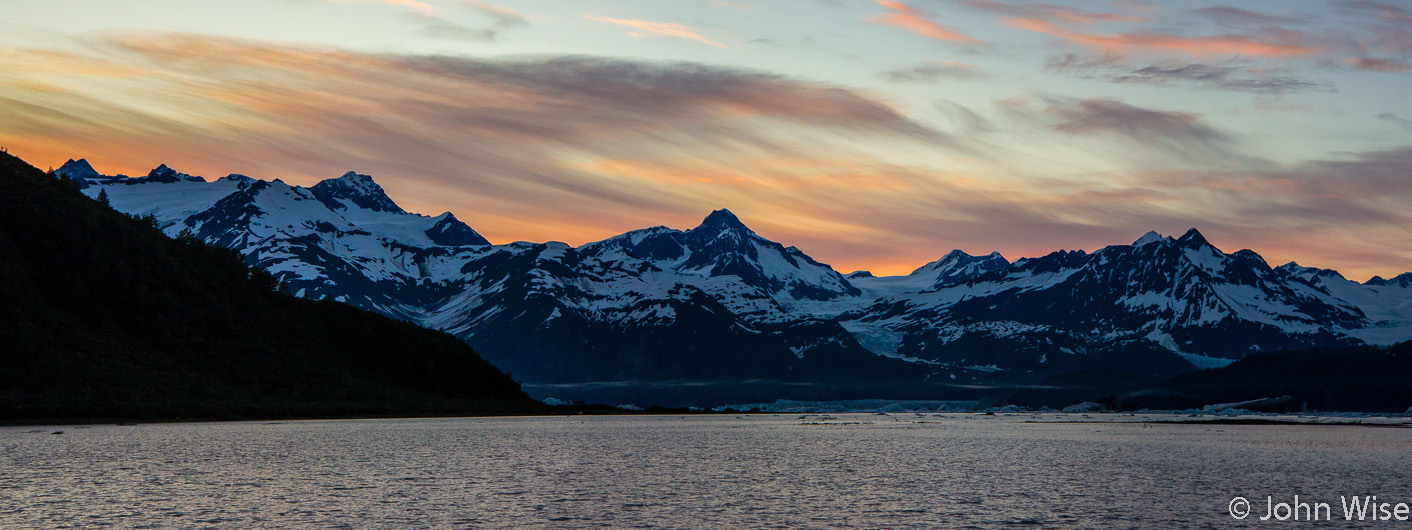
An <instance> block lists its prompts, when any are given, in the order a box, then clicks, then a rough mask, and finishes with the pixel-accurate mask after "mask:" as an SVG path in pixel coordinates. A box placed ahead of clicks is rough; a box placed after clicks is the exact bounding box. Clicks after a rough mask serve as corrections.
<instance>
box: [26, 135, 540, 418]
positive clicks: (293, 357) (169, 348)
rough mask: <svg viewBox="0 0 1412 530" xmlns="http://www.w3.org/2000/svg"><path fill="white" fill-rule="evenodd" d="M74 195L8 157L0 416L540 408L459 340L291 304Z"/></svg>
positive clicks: (229, 262)
mask: <svg viewBox="0 0 1412 530" xmlns="http://www.w3.org/2000/svg"><path fill="white" fill-rule="evenodd" d="M84 165H86V164H84ZM147 178H149V179H152V180H154V181H164V180H172V179H181V180H187V179H193V178H199V177H187V176H185V175H181V174H178V173H175V172H174V171H167V172H161V171H154V172H153V175H152V176H149V177H147ZM350 180H355V182H354V183H355V184H356V183H358V182H356V179H350ZM78 189H79V182H77V181H75V180H71V179H56V178H54V177H53V176H47V175H45V173H43V172H41V171H40V170H38V169H35V168H34V167H31V166H30V165H28V164H26V163H25V162H24V161H22V160H20V159H19V158H16V157H14V156H11V155H8V154H0V321H3V322H4V324H3V325H0V344H3V345H4V346H3V347H0V421H26V420H40V419H77V418H134V419H137V418H144V419H145V418H177V417H185V418H241V417H289V416H327V415H393V414H395V415H403V414H479V413H509V412H526V411H534V410H542V406H541V405H539V404H538V403H537V402H534V401H531V400H529V399H528V397H527V396H526V395H525V394H524V393H523V392H522V391H521V390H520V387H519V385H518V384H517V383H516V382H514V381H513V380H512V379H511V378H510V377H509V376H508V375H507V374H505V373H503V372H501V371H500V370H498V369H496V368H495V367H494V366H492V365H491V364H490V363H488V362H486V361H485V360H483V359H481V358H480V357H479V356H478V355H477V354H476V353H475V352H474V351H472V350H471V348H470V347H469V346H467V345H466V344H465V343H463V342H462V341H460V340H458V339H457V338H455V337H453V336H451V335H448V334H446V333H442V332H437V331H431V330H428V329H425V328H422V327H419V326H417V325H415V324H411V323H407V322H400V321H396V320H392V319H389V318H387V317H384V316H381V315H377V314H373V313H370V312H367V311H364V310H361V309H357V308H354V307H351V306H349V305H346V304H341V303H338V302H334V301H313V300H307V299H300V298H296V297H293V296H290V295H287V294H285V293H282V292H280V288H281V285H280V283H279V282H278V281H277V280H276V279H275V277H274V276H272V275H270V274H269V273H267V272H265V271H263V270H260V269H256V268H252V267H250V266H248V265H247V264H246V263H245V260H244V259H243V258H242V256H241V255H240V253H238V252H237V251H234V250H231V249H228V248H221V247H215V246H210V245H207V244H206V243H203V242H201V241H200V240H198V239H197V238H195V237H193V236H184V237H178V238H176V239H171V238H168V237H166V236H165V235H163V234H162V232H161V231H160V230H159V229H158V228H157V227H156V226H155V225H156V222H155V220H153V219H152V218H150V217H149V218H134V217H129V216H127V215H124V214H122V213H119V212H117V211H115V210H113V209H111V208H109V207H108V206H107V205H106V204H103V202H104V201H106V195H105V196H103V197H101V198H100V200H98V201H95V200H93V199H90V198H88V197H85V196H83V195H81V194H80V192H79V191H78ZM350 189H353V188H352V187H350ZM335 191H339V192H346V191H348V190H335Z"/></svg>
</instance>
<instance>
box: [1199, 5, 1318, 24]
mask: <svg viewBox="0 0 1412 530" xmlns="http://www.w3.org/2000/svg"><path fill="white" fill-rule="evenodd" d="M1196 14H1198V15H1201V16H1202V17H1205V18H1206V19H1207V20H1210V21H1212V22H1214V23H1216V25H1218V26H1221V27H1228V28H1249V27H1252V26H1276V25H1284V24H1298V23H1300V22H1301V21H1300V20H1299V19H1297V18H1294V17H1287V16H1281V15H1272V14H1269V13H1261V12H1259V11H1251V10H1249V9H1241V8H1238V7H1231V6H1210V7H1203V8H1200V9H1197V10H1196Z"/></svg>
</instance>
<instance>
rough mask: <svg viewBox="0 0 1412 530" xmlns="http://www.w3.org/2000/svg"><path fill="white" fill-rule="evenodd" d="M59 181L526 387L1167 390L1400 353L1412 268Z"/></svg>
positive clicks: (349, 195)
mask: <svg viewBox="0 0 1412 530" xmlns="http://www.w3.org/2000/svg"><path fill="white" fill-rule="evenodd" d="M58 173H59V174H60V175H62V176H66V177H68V178H72V179H75V180H79V181H80V182H81V183H82V186H83V187H84V188H83V192H84V193H86V194H88V195H89V196H97V195H98V194H99V193H100V192H106V194H107V196H108V197H109V200H110V202H111V204H112V205H113V207H114V208H117V209H118V210H120V211H124V212H128V213H131V214H136V215H146V214H151V215H153V216H155V217H156V218H157V220H158V221H159V222H160V223H161V224H162V226H164V228H165V230H166V231H167V233H168V234H171V235H177V234H178V233H180V232H182V231H184V230H189V231H190V232H191V233H193V234H194V235H196V236H197V237H199V238H201V239H203V240H205V241H207V242H210V243H214V244H219V245H224V246H228V247H232V248H235V249H237V250H239V251H240V252H242V253H243V254H244V255H245V256H246V259H247V260H248V261H250V262H251V263H253V264H256V265H258V266H260V267H263V268H265V269H267V270H269V271H270V272H272V273H274V274H275V275H276V276H277V277H278V278H280V279H281V280H283V281H284V282H286V283H287V284H288V286H289V289H290V290H291V291H292V292H294V293H296V294H298V295H300V296H305V297H311V298H323V297H331V298H334V299H337V300H340V301H343V302H347V303H349V304H353V305H356V306H359V307H363V308H366V309H370V310H373V311H376V312H379V313H383V314H386V315H389V316H392V317H396V318H400V319H404V320H409V321H412V322H416V323H419V324H421V325H424V326H427V327H431V328H436V329H441V330H445V331H448V332H451V333H453V334H455V335H456V336H458V337H461V338H463V339H464V340H466V341H467V342H469V343H470V344H471V345H472V346H474V347H475V348H476V349H477V350H478V351H479V352H480V353H481V354H482V355H483V356H484V357H486V358H487V359H489V360H490V361H491V362H493V363H495V364H496V365H497V366H500V367H501V368H503V369H506V370H510V371H512V372H513V374H514V375H515V376H516V378H517V379H519V380H521V381H525V382H527V383H531V384H559V383H584V382H613V381H663V380H687V381H722V380H746V379H755V378H760V379H770V380H782V381H790V380H801V381H802V380H808V381H832V382H839V383H847V382H857V381H873V382H879V381H882V382H886V381H895V382H899V383H909V382H910V383H918V382H922V381H931V382H938V381H940V382H944V383H946V384H957V385H969V384H973V383H975V382H996V381H1012V382H1018V381H1033V380H1035V379H1038V378H1040V377H1043V376H1047V375H1052V374H1055V373H1060V372H1065V371H1070V370H1076V369H1084V368H1096V367H1118V368H1124V369H1127V370H1131V371H1136V372H1140V373H1147V374H1154V375H1168V374H1171V373H1175V372H1178V371H1182V370H1189V369H1191V368H1192V367H1193V366H1195V367H1201V368H1205V367H1213V366H1221V365H1224V364H1227V363H1229V362H1230V361H1231V360H1234V359H1238V358H1240V357H1242V356H1244V355H1245V354H1247V353H1250V352H1257V351H1272V350H1282V349H1291V348H1303V347H1310V346H1338V345H1354V344H1364V343H1367V344H1390V343H1393V342H1398V341H1403V340H1408V339H1409V338H1412V275H1409V274H1404V275H1402V276H1398V277H1396V278H1393V279H1391V280H1384V279H1381V278H1375V279H1373V280H1370V281H1369V282H1367V283H1365V284H1359V283H1356V282H1352V281H1349V280H1347V279H1344V278H1343V277H1342V276H1340V275H1339V274H1338V273H1337V272H1334V271H1330V270H1322V269H1311V268H1305V267H1300V266H1298V265H1295V264H1293V263H1290V264H1287V265H1283V266H1280V267H1273V268H1272V267H1270V266H1269V265H1268V264H1266V263H1265V261H1264V259H1262V258H1261V257H1260V256H1259V255H1257V254H1256V253H1255V252H1252V251H1249V250H1242V251H1239V252H1236V253H1233V254H1225V253H1223V252H1221V251H1220V250H1217V249H1216V248H1215V247H1213V246H1211V244H1210V243H1208V242H1207V241H1206V240H1205V239H1204V238H1203V237H1202V236H1201V234H1200V233H1198V232H1197V231H1196V230H1194V229H1193V230H1191V231H1189V232H1187V233H1186V234H1184V235H1182V236H1181V237H1179V238H1171V237H1162V236H1159V235H1157V234H1155V233H1148V234H1147V235H1144V236H1143V237H1142V238H1141V239H1138V240H1137V241H1135V242H1134V243H1133V244H1131V245H1113V246H1109V247H1105V248H1103V249H1101V250H1098V251H1096V252H1093V253H1087V254H1086V253H1084V252H1082V251H1074V252H1066V251H1059V252H1055V253H1052V254H1049V255H1047V256H1043V257H1039V258H1028V259H1020V260H1017V261H1015V262H1013V263H1012V262H1009V261H1007V260H1006V259H1005V258H1003V257H1001V256H1000V255H999V254H994V253H993V254H990V255H986V256H971V255H968V254H966V253H964V252H961V251H959V250H958V251H952V252H951V253H949V254H946V255H945V256H944V257H943V258H941V259H940V260H938V261H936V262H933V263H929V264H927V265H924V266H922V267H921V268H918V269H917V270H916V271H914V272H913V273H912V274H910V275H907V276H895V277H873V276H872V275H871V274H868V273H866V272H858V273H853V274H850V275H849V276H847V277H845V276H843V275H840V274H839V273H837V272H836V271H834V270H833V269H832V268H831V267H829V266H828V265H825V264H822V263H819V262H817V261H815V260H813V259H812V258H810V257H809V256H807V255H805V254H804V253H803V252H801V251H800V250H799V249H796V248H794V247H785V246H782V245H780V244H778V243H775V242H773V241H769V240H767V239H764V238H762V237H760V236H759V235H757V234H755V233H754V232H752V231H751V230H750V229H749V228H747V227H746V226H745V225H744V224H742V223H741V222H740V220H739V219H737V218H736V217H735V216H734V215H732V214H731V213H730V212H729V211H726V210H718V211H716V212H713V213H711V214H710V215H709V216H707V217H706V219H705V221H703V222H702V223H701V225H700V226H697V227H696V228H692V229H690V230H674V229H670V228H666V227H656V228H647V229H643V230H637V231H633V232H628V233H626V234H622V235H619V236H616V237H612V238H609V239H605V240H603V241H598V242H595V243H589V244H586V245H582V246H579V247H570V246H568V245H566V244H563V243H557V242H550V243H524V242H517V243H510V244H505V245H491V244H489V242H487V241H486V240H485V238H483V237H481V236H480V235H479V234H477V233H476V232H475V231H474V230H472V229H471V228H470V227H469V226H467V225H466V224H465V223H462V222H461V221H459V220H457V219H456V218H455V217H454V216H452V215H451V214H450V213H445V214H442V215H440V216H437V217H427V216H423V215H418V214H412V213H407V212H405V211H404V210H402V208H400V207H398V206H397V204H396V203H395V202H393V201H392V199H390V198H389V197H388V196H387V195H386V194H385V193H384V192H383V190H382V188H381V187H380V186H378V185H377V184H376V183H375V182H373V180H372V178H371V177H368V176H366V175H359V174H356V173H353V172H349V173H347V174H345V175H343V176H342V177H339V178H336V179H330V180H325V181H323V182H320V183H319V184H317V185H315V186H312V187H309V188H304V187H299V186H290V185H287V184H285V183H283V182H281V181H279V180H275V181H273V182H266V181H263V180H256V179H252V178H250V177H245V176H241V175H230V176H228V177H225V178H222V179H219V180H216V181H214V182H207V181H205V179H202V178H200V177H193V176H190V175H185V174H181V173H177V172H176V171H174V170H171V169H169V168H167V167H166V166H162V167H159V168H157V169H156V170H153V171H152V173H151V174H149V175H148V176H146V177H140V178H128V177H123V176H117V177H108V176H103V175H99V174H98V173H97V172H96V171H94V170H93V168H92V167H90V166H89V165H88V163H87V162H84V161H82V160H80V161H70V162H69V163H67V164H65V165H64V166H63V167H62V168H60V170H59V171H58Z"/></svg>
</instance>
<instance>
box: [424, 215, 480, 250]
mask: <svg viewBox="0 0 1412 530" xmlns="http://www.w3.org/2000/svg"><path fill="white" fill-rule="evenodd" d="M426 234H427V238H429V239H431V242H432V243H436V244H438V245H441V246H447V247H464V246H473V245H489V244H490V242H489V241H486V240H485V238H484V237H482V236H481V235H480V234H477V233H476V231H475V230H472V229H471V227H470V226H467V225H466V223H463V222H461V221H460V220H459V219H457V218H456V216H455V215H452V214H451V212H446V213H444V214H441V216H439V217H437V221H436V224H433V225H432V226H431V228H428V229H427V230H426Z"/></svg>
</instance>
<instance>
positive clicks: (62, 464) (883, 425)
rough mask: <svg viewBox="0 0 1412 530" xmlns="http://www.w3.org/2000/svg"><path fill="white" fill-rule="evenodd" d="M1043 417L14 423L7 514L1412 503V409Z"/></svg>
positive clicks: (102, 518) (135, 516)
mask: <svg viewBox="0 0 1412 530" xmlns="http://www.w3.org/2000/svg"><path fill="white" fill-rule="evenodd" d="M1034 419H1035V418H1034V417H1032V416H1030V415H1017V416H1008V417H1007V416H977V415H969V414H956V415H932V414H927V415H916V414H893V415H863V414H854V415H846V414H840V415H834V416H828V417H821V416H809V417H800V416H798V415H769V416H741V417H737V416H692V417H678V416H638V417H572V418H569V417H552V418H486V419H435V420H366V421H304V422H282V423H216V424H169V425H140V426H93V427H91V428H83V427H78V428H75V427H61V428H34V427H5V428H0V528H7V529H8V528H66V527H92V528H100V527H110V528H289V527H317V528H510V527H552V528H579V527H608V528H681V527H687V528H744V527H775V528H909V527H916V528H937V527H944V528H1011V527H1016V526H1023V527H1026V528H1208V527H1212V526H1219V527H1223V528H1225V527H1246V528H1256V527H1261V526H1266V525H1270V524H1276V523H1275V522H1273V521H1271V522H1265V523H1261V522H1260V521H1258V520H1256V519H1255V517H1251V518H1250V519H1248V520H1246V521H1235V520H1233V519H1231V517H1230V516H1229V515H1227V512H1226V510H1227V503H1228V502H1229V501H1230V500H1231V498H1232V497H1234V496H1237V495H1240V496H1246V497H1249V498H1251V499H1259V500H1260V501H1261V503H1263V499H1264V498H1265V495H1275V496H1277V497H1279V496H1285V497H1289V496H1293V495H1295V494H1299V495H1301V496H1303V497H1305V498H1310V497H1315V498H1318V499H1319V500H1325V501H1333V502H1334V503H1335V506H1337V504H1336V503H1337V501H1338V496H1340V495H1378V496H1379V497H1380V498H1383V499H1388V500H1393V499H1396V500H1399V501H1402V502H1407V501H1412V471H1409V467H1412V466H1409V465H1408V464H1409V463H1410V462H1409V459H1412V456H1409V455H1412V429H1402V428H1371V427H1327V426H1263V425H1247V426H1225V425H1223V426H1215V425H1148V424H1140V423H1137V424H1091V423H1060V424H1055V423H1031V422H1030V421H1033V420H1034ZM59 429H62V430H63V431H64V434H60V435H54V434H50V433H51V432H53V431H55V430H59ZM1257 506H1261V507H1263V504H1260V503H1257ZM1335 512H1336V516H1340V517H1341V515H1340V514H1338V513H1337V512H1338V509H1337V507H1336V508H1335ZM1262 513H1263V512H1262ZM1257 515H1258V514H1257ZM1336 523H1337V524H1338V525H1342V526H1347V524H1345V523H1344V522H1343V521H1342V520H1339V521H1336ZM1285 524H1294V523H1285ZM1303 524H1308V523H1303ZM1384 524H1387V523H1384ZM1391 524H1399V523H1391ZM1400 524H1409V523H1400Z"/></svg>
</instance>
